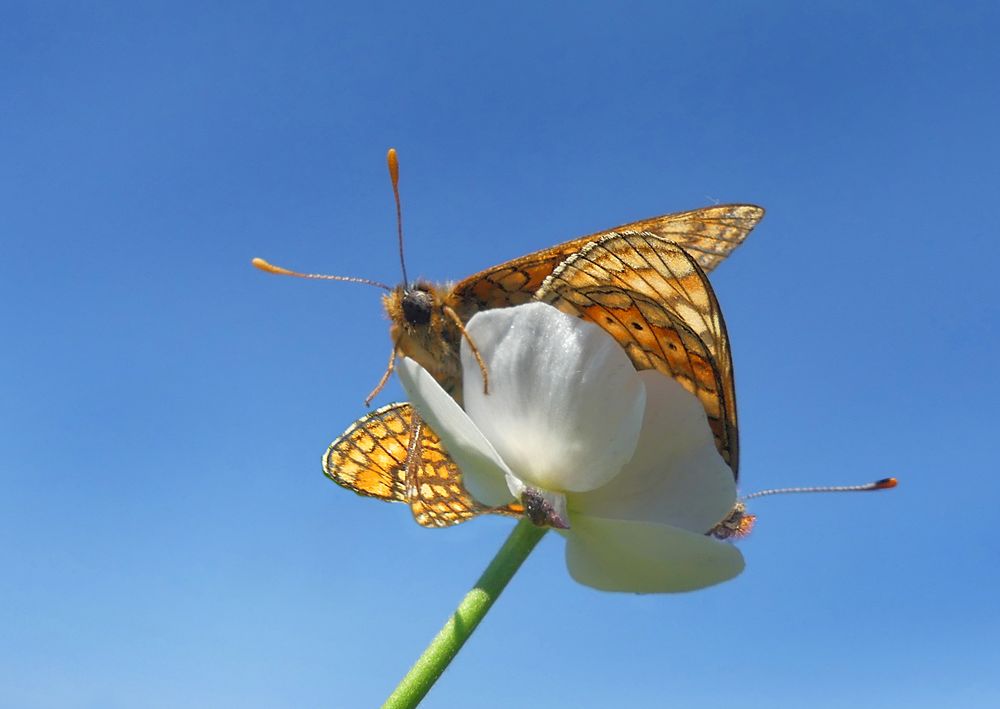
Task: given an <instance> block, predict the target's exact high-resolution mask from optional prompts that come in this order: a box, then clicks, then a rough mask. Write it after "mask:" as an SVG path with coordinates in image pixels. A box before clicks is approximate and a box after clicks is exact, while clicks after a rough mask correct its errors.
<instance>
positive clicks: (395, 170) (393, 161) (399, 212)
mask: <svg viewBox="0 0 1000 709" xmlns="http://www.w3.org/2000/svg"><path fill="white" fill-rule="evenodd" d="M385 159H386V162H388V163H389V179H391V180H392V196H393V198H394V199H395V200H396V233H397V234H398V235H399V265H400V267H401V268H402V269H403V288H404V289H406V288H409V286H410V280H409V279H408V278H407V277H406V259H404V258H403V207H402V206H401V205H400V202H399V159H398V158H397V157H396V149H395V148H389V152H388V153H387V154H386V156H385Z"/></svg>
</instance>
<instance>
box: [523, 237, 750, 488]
mask: <svg viewBox="0 0 1000 709" xmlns="http://www.w3.org/2000/svg"><path fill="white" fill-rule="evenodd" d="M535 297H536V298H537V299H538V300H541V301H542V302H545V303H550V304H551V305H554V306H556V307H558V308H559V309H560V310H562V311H564V312H567V313H570V314H573V315H577V316H579V317H581V318H584V319H586V320H590V321H591V322H594V323H596V324H598V325H600V326H601V327H602V328H604V330H606V331H607V332H608V333H610V334H611V336H612V337H614V338H615V339H616V340H617V341H618V342H619V344H621V346H622V347H623V348H625V351H626V352H627V353H628V355H629V358H630V359H631V360H632V363H633V364H634V365H635V367H636V369H639V370H643V369H656V370H658V371H660V372H663V373H664V374H666V375H668V376H670V377H672V378H674V379H675V380H676V381H678V382H679V383H680V384H681V385H682V386H683V387H684V388H685V389H687V390H688V391H690V392H691V393H692V394H694V395H695V396H697V397H698V398H699V400H700V401H701V403H702V406H703V407H704V408H705V413H706V414H707V416H708V422H709V425H710V426H711V427H712V431H713V433H714V435H715V443H716V446H717V448H718V449H719V453H720V454H721V455H722V457H723V458H724V459H725V461H726V462H727V463H728V464H729V467H730V468H732V470H733V475H734V476H736V475H737V471H738V469H739V429H738V426H737V420H736V392H735V388H734V386H733V363H732V354H731V352H730V349H729V338H728V336H727V334H726V326H725V323H724V321H723V319H722V311H721V310H720V308H719V303H718V301H717V300H716V298H715V294H714V292H713V291H712V287H711V285H710V284H709V282H708V277H707V276H706V275H705V273H704V270H703V269H702V268H701V267H700V266H699V265H698V263H697V261H696V260H695V258H694V257H693V256H691V255H689V254H688V253H687V252H686V251H685V250H684V249H683V248H681V247H680V246H678V245H677V244H674V243H671V242H668V241H665V240H663V239H661V238H659V237H658V236H656V235H654V234H648V233H623V234H607V235H605V236H603V237H601V238H600V239H598V240H597V241H596V242H592V243H590V244H588V245H586V246H585V247H583V248H582V249H581V250H580V251H579V252H577V253H576V254H573V255H572V256H570V257H569V258H567V259H566V260H565V261H564V262H563V263H562V264H560V265H559V267H558V268H556V269H555V270H554V271H553V272H552V274H551V275H550V276H549V277H548V278H546V279H545V281H544V282H543V284H542V286H541V287H540V288H539V290H538V292H537V293H536V295H535Z"/></svg>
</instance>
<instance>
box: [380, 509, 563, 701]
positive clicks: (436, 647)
mask: <svg viewBox="0 0 1000 709" xmlns="http://www.w3.org/2000/svg"><path fill="white" fill-rule="evenodd" d="M546 531H548V529H547V528H545V527H536V526H535V525H534V524H532V523H531V522H529V521H528V520H527V519H522V520H521V521H520V522H518V523H517V526H516V527H514V530H513V531H512V532H511V533H510V536H509V537H508V538H507V541H506V542H504V545H503V546H502V547H500V551H498V552H497V553H496V556H494V557H493V560H492V561H491V562H490V564H489V566H487V567H486V570H485V571H484V572H483V574H482V576H480V577H479V580H478V581H477V582H476V585H475V586H474V587H473V588H472V590H471V591H469V592H468V593H467V594H466V595H465V598H463V599H462V602H461V603H460V604H459V605H458V608H457V609H456V610H455V612H454V613H453V614H452V615H451V617H450V618H449V619H448V622H446V623H445V624H444V627H443V628H441V630H440V632H438V634H437V635H436V636H435V637H434V639H433V640H431V643H430V645H428V646H427V649H426V650H424V652H423V654H422V655H421V656H420V657H419V658H418V659H417V661H416V662H415V663H414V665H413V667H411V668H410V671H409V672H407V673H406V676H405V677H403V679H402V681H401V682H400V683H399V686H397V687H396V689H395V691H394V692H393V693H392V694H391V695H389V698H388V699H386V701H385V704H383V705H382V708H383V709H410V708H411V707H415V706H417V705H418V704H420V702H421V700H423V698H424V696H425V695H426V694H427V692H428V691H430V688H431V687H432V686H433V685H434V683H435V682H436V681H437V679H438V677H440V676H441V674H442V673H443V672H444V671H445V669H446V668H447V667H448V665H449V664H450V663H451V661H452V659H454V657H455V655H457V654H458V651H459V650H461V649H462V646H463V645H464V644H465V641H466V640H468V639H469V636H470V635H472V633H473V631H474V630H475V629H476V626H478V625H479V623H480V621H482V619H483V618H484V617H485V616H486V613H487V611H489V609H490V608H491V607H492V605H493V603H494V601H496V599H497V598H498V597H499V596H500V594H501V592H503V590H504V588H506V586H507V583H508V582H509V581H510V580H511V578H512V577H513V576H514V574H515V573H516V572H517V570H518V569H519V568H521V564H522V563H524V560H525V559H527V558H528V554H530V553H531V551H532V550H533V549H534V548H535V545H537V544H538V542H539V540H541V538H542V537H543V536H544V535H545V532H546Z"/></svg>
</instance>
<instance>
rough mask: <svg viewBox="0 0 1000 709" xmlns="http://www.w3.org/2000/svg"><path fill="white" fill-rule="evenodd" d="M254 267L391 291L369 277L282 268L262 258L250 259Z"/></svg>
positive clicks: (280, 273) (272, 271)
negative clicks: (300, 271)
mask: <svg viewBox="0 0 1000 709" xmlns="http://www.w3.org/2000/svg"><path fill="white" fill-rule="evenodd" d="M250 263H252V264H253V265H254V266H255V267H256V268H259V269H260V270H261V271H264V272H265V273H274V274H276V275H279V276H295V277H296V278H313V279H316V280H321V281H347V282H348V283H365V284H367V285H369V286H375V287H376V288H381V289H382V290H389V291H391V290H392V288H390V287H389V286H387V285H386V284H385V283H380V282H379V281H373V280H371V279H370V278H355V277H354V276H327V275H324V274H322V273H299V272H298V271H290V270H288V269H287V268H282V267H281V266H275V265H274V264H272V263H268V262H267V261H265V260H264V259H262V258H255V259H254V260H253V261H251V262H250Z"/></svg>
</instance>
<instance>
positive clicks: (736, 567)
mask: <svg viewBox="0 0 1000 709" xmlns="http://www.w3.org/2000/svg"><path fill="white" fill-rule="evenodd" d="M570 522H571V525H572V528H571V529H569V530H567V531H565V532H563V535H564V536H565V537H566V565H567V566H568V567H569V572H570V574H571V575H572V576H573V578H574V579H576V580H577V581H578V582H580V583H582V584H584V585H586V586H592V587H594V588H597V589H600V590H602V591H629V592H632V593H671V592H676V591H693V590H694V589H697V588H704V587H705V586H711V585H713V584H716V583H721V582H722V581H726V580H728V579H731V578H733V577H734V576H736V575H737V574H739V573H740V572H741V571H742V570H743V555H742V554H740V552H739V550H738V549H736V547H734V546H732V545H731V544H727V543H726V542H720V541H718V540H716V539H713V538H711V537H706V536H705V535H703V534H696V533H694V532H688V531H686V530H683V529H678V528H676V527H670V526H667V525H663V524H649V523H646V522H628V521H621V520H609V519H601V518H598V517H587V516H585V515H575V516H571V520H570Z"/></svg>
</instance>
